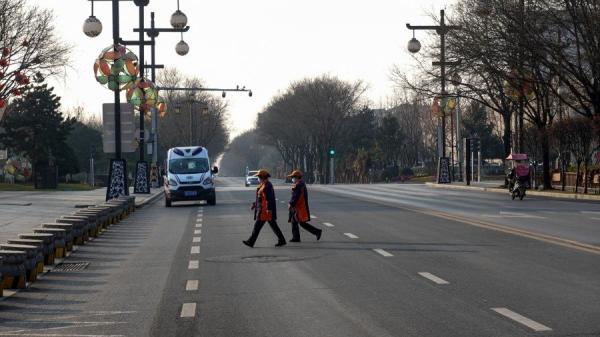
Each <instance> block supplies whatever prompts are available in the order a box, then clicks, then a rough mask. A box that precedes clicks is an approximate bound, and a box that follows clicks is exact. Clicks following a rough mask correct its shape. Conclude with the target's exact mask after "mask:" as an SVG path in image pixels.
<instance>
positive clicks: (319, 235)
mask: <svg viewBox="0 0 600 337" xmlns="http://www.w3.org/2000/svg"><path fill="white" fill-rule="evenodd" d="M321 234H323V230H322V229H321V230H320V231H319V234H317V241H319V240H321Z"/></svg>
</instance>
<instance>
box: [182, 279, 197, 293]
mask: <svg viewBox="0 0 600 337" xmlns="http://www.w3.org/2000/svg"><path fill="white" fill-rule="evenodd" d="M196 290H198V280H188V281H187V283H186V284H185V291H196Z"/></svg>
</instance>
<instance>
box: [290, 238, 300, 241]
mask: <svg viewBox="0 0 600 337" xmlns="http://www.w3.org/2000/svg"><path fill="white" fill-rule="evenodd" d="M290 242H300V239H291V240H290Z"/></svg>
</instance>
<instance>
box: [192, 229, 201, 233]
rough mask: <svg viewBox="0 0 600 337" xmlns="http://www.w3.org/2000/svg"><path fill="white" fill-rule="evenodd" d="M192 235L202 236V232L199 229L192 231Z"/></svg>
mask: <svg viewBox="0 0 600 337" xmlns="http://www.w3.org/2000/svg"><path fill="white" fill-rule="evenodd" d="M194 234H202V230H201V229H196V230H194Z"/></svg>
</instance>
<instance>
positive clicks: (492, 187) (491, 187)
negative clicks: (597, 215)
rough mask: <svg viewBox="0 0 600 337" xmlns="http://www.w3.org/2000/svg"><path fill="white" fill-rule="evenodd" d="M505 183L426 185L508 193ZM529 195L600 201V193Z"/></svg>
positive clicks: (541, 192)
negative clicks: (504, 186)
mask: <svg viewBox="0 0 600 337" xmlns="http://www.w3.org/2000/svg"><path fill="white" fill-rule="evenodd" d="M503 184H504V181H500V180H493V181H482V182H472V183H471V185H470V186H467V185H465V184H464V183H461V182H453V183H451V184H436V183H429V182H428V183H425V185H427V186H429V187H432V188H442V189H453V190H462V191H478V192H490V193H506V194H508V190H507V189H506V188H503V187H500V186H502V185H503ZM527 195H531V196H538V197H547V198H556V199H569V200H585V201H600V195H596V194H575V193H567V192H562V191H535V190H527Z"/></svg>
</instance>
